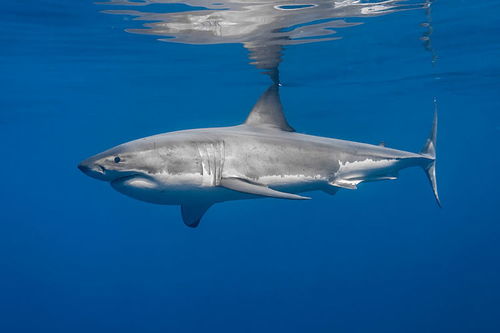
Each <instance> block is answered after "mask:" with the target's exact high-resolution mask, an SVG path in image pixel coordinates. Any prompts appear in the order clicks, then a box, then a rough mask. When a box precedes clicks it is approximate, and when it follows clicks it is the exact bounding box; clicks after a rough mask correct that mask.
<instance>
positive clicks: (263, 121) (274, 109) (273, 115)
mask: <svg viewBox="0 0 500 333" xmlns="http://www.w3.org/2000/svg"><path fill="white" fill-rule="evenodd" d="M245 124H246V125H251V126H256V127H265V128H275V129H278V130H282V131H287V132H295V130H294V129H293V128H292V127H291V126H290V125H289V124H288V122H287V121H286V118H285V115H284V114H283V106H282V105H281V100H280V94H279V86H278V85H277V84H273V85H271V86H270V87H269V88H268V89H267V90H266V92H265V93H264V94H262V96H260V98H259V100H258V101H257V103H256V104H255V106H254V107H253V109H252V111H251V112H250V114H249V115H248V118H247V120H246V121H245Z"/></svg>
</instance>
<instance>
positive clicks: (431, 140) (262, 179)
mask: <svg viewBox="0 0 500 333" xmlns="http://www.w3.org/2000/svg"><path fill="white" fill-rule="evenodd" d="M436 134H437V114H436V113H435V114H434V121H433V125H432V130H431V132H430V135H429V137H428V139H427V141H426V142H425V145H424V147H423V149H422V150H421V152H420V153H411V152H407V151H402V150H396V149H392V148H388V147H385V146H383V145H371V144H366V143H358V142H352V141H345V140H338V139H331V138H325V137H318V136H312V135H306V134H301V133H297V132H296V131H295V130H294V129H293V128H292V127H291V126H290V125H289V124H288V122H287V120H286V119H285V116H284V114H283V109H282V104H281V101H280V98H279V87H278V85H276V84H273V85H271V87H269V88H268V89H267V91H266V92H265V93H264V94H263V95H262V96H261V97H260V99H259V100H258V102H257V103H256V105H255V106H254V107H253V109H252V111H251V112H250V114H249V115H248V118H247V119H246V121H245V122H244V123H243V124H241V125H237V126H231V127H220V128H202V129H190V130H183V131H177V132H170V133H164V134H159V135H154V136H150V137H146V138H142V139H138V140H134V141H130V142H127V143H124V144H121V145H119V146H116V147H114V148H111V149H109V150H106V151H104V152H102V153H100V154H97V155H95V156H93V157H90V158H88V159H86V160H84V161H83V162H81V163H80V164H79V165H78V168H79V169H80V170H82V171H83V172H84V173H85V174H87V175H89V176H91V177H93V178H96V179H99V180H103V181H107V182H109V183H110V184H111V186H112V187H113V188H114V189H115V190H117V191H118V192H121V193H123V194H125V195H127V196H129V197H132V198H134V199H138V200H142V201H146V202H151V203H156V204H162V205H180V206H181V212H182V218H183V220H184V223H185V224H186V225H187V226H189V227H197V226H198V224H199V223H200V220H201V218H202V217H203V215H204V213H205V212H206V211H207V210H208V209H209V208H210V206H212V205H213V204H215V203H218V202H224V201H232V200H241V199H254V198H280V199H291V200H306V199H310V198H309V197H306V196H303V195H300V194H299V193H303V192H309V191H316V190H321V191H324V192H327V193H329V194H335V193H336V192H337V191H338V190H339V189H350V190H354V189H356V188H357V186H358V185H359V184H360V183H363V182H372V181H380V180H391V179H396V178H397V177H398V173H399V171H400V170H402V169H405V168H409V167H414V166H418V167H421V168H423V170H424V171H425V172H426V174H427V176H428V178H429V181H430V183H431V186H432V189H433V192H434V196H435V198H436V201H437V203H438V205H440V201H439V196H438V191H437V185H436V171H435V163H436Z"/></svg>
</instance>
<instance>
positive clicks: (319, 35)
mask: <svg viewBox="0 0 500 333" xmlns="http://www.w3.org/2000/svg"><path fill="white" fill-rule="evenodd" d="M100 4H107V5H115V6H117V5H121V6H145V7H147V6H148V5H152V4H185V5H187V6H190V7H193V6H197V8H196V9H194V8H190V9H188V10H186V11H182V12H170V11H169V9H170V10H171V7H168V6H164V11H155V12H148V11H146V10H143V11H139V10H131V9H112V10H104V12H105V13H109V14H120V15H130V16H134V17H135V20H140V21H147V22H148V23H145V24H144V28H142V29H127V31H128V32H131V33H140V34H150V35H155V36H162V37H163V38H161V39H160V40H161V41H164V42H176V43H186V44H222V43H241V44H243V46H244V47H245V48H246V49H248V50H249V52H250V56H249V57H250V59H251V61H252V64H254V65H255V66H256V67H257V68H260V69H266V70H275V69H276V68H277V66H278V64H279V63H280V61H281V53H282V49H283V46H285V45H293V44H305V43H314V42H323V41H330V40H334V39H339V38H341V36H340V35H339V34H337V29H340V28H347V27H352V26H357V25H359V24H362V23H363V20H362V19H363V18H367V17H373V16H379V15H387V14H390V13H395V12H400V11H404V10H411V9H422V8H424V7H425V6H426V4H425V3H422V2H417V1H411V0H410V1H404V0H403V1H401V0H399V1H396V0H394V1H359V0H356V1H353V0H344V1H331V0H316V1H313V2H304V1H302V0H292V1H290V0H278V1H265V0H261V1H259V0H252V1H244V0H240V1H238V0H230V1H224V2H217V3H214V2H212V1H196V2H193V1H183V2H182V1H176V0H172V1H170V0H148V1H141V2H131V1H119V0H112V1H111V2H107V3H100ZM200 6H201V7H204V8H202V9H200Z"/></svg>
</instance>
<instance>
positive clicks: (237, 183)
mask: <svg viewBox="0 0 500 333" xmlns="http://www.w3.org/2000/svg"><path fill="white" fill-rule="evenodd" d="M220 185H221V186H222V187H225V188H227V189H230V190H233V191H238V192H242V193H248V194H253V195H258V196H263V197H270V198H279V199H291V200H308V199H311V198H309V197H303V196H300V195H297V194H293V193H287V192H280V191H276V190H273V189H272V188H269V187H267V186H266V185H264V184H259V183H255V182H252V181H250V180H247V179H243V178H237V177H230V178H222V179H221V182H220Z"/></svg>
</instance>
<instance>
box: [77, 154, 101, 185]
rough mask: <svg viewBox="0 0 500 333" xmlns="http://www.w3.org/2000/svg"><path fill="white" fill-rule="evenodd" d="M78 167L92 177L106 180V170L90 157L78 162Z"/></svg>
mask: <svg viewBox="0 0 500 333" xmlns="http://www.w3.org/2000/svg"><path fill="white" fill-rule="evenodd" d="M78 169H80V171H81V172H83V173H84V174H86V175H87V176H90V177H92V178H95V179H99V180H107V179H106V170H105V169H104V168H103V167H102V166H101V165H99V164H97V163H95V162H93V161H92V160H91V159H87V160H84V161H82V162H81V163H80V164H78Z"/></svg>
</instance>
